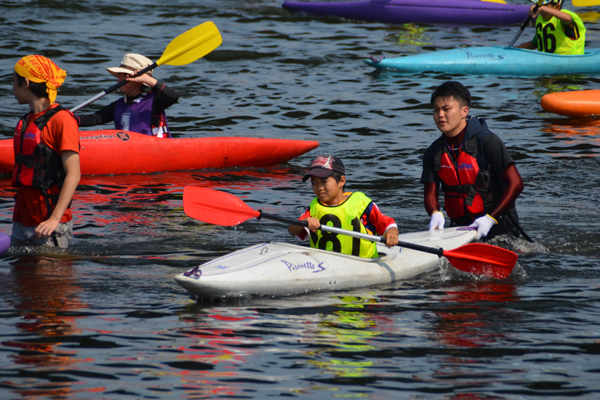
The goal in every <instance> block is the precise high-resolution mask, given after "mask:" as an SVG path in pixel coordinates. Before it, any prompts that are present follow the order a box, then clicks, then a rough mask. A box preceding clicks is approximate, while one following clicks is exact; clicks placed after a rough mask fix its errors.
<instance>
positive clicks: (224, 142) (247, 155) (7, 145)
mask: <svg viewBox="0 0 600 400" xmlns="http://www.w3.org/2000/svg"><path fill="white" fill-rule="evenodd" d="M79 133H80V143H81V151H80V156H81V173H82V174H83V175H116V174H148V173H154V172H164V171H183V170H195V169H205V168H229V167H266V166H271V165H277V164H281V163H284V162H287V161H289V160H291V159H292V158H295V157H298V156H300V155H302V154H304V153H307V152H309V151H311V150H312V149H314V148H316V147H317V146H318V145H319V142H315V141H310V140H290V139H258V138H244V137H208V138H193V139H161V138H156V137H153V136H147V135H142V134H139V133H135V132H127V131H118V130H99V131H80V132H79ZM14 163H15V157H14V150H13V140H12V139H4V140H0V173H12V171H13V167H14Z"/></svg>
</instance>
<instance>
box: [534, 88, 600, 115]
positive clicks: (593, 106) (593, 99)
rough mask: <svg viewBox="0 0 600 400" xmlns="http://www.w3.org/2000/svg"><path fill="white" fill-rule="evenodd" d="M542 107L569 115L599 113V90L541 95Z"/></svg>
mask: <svg viewBox="0 0 600 400" xmlns="http://www.w3.org/2000/svg"><path fill="white" fill-rule="evenodd" d="M542 108H543V109H544V110H546V111H550V112H553V113H555V114H561V115H567V116H569V117H589V116H592V115H600V90H577V91H573V92H559V93H550V94H547V95H544V96H543V97H542Z"/></svg>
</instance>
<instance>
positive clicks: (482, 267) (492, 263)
mask: <svg viewBox="0 0 600 400" xmlns="http://www.w3.org/2000/svg"><path fill="white" fill-rule="evenodd" d="M444 257H446V258H447V259H448V261H450V264H452V266H454V268H456V269H459V270H461V271H464V272H468V273H472V274H479V275H484V276H489V277H492V278H500V279H504V278H507V277H508V276H509V275H510V273H511V272H512V270H513V268H514V267H515V264H516V263H517V259H518V258H519V256H518V255H517V254H516V253H514V252H512V251H510V250H506V249H503V248H501V247H496V246H492V245H489V244H485V243H470V244H466V245H464V246H461V247H459V248H457V249H454V250H444Z"/></svg>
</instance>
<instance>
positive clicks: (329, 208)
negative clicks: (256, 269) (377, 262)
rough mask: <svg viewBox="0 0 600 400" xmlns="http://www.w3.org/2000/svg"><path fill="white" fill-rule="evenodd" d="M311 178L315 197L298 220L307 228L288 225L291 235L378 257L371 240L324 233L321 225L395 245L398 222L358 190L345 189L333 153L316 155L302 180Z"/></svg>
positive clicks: (321, 246) (339, 164)
mask: <svg viewBox="0 0 600 400" xmlns="http://www.w3.org/2000/svg"><path fill="white" fill-rule="evenodd" d="M308 179H310V180H311V184H312V189H313V192H314V193H315V196H317V197H316V198H315V199H313V201H312V202H311V203H310V205H309V207H308V208H307V209H306V211H305V212H304V214H302V216H301V217H300V220H306V221H307V222H308V229H306V228H303V227H300V226H297V225H290V227H289V229H288V231H289V232H290V233H291V234H292V235H296V236H298V237H299V238H300V239H301V240H305V239H306V238H307V236H309V235H310V246H311V247H314V248H318V249H322V250H330V251H335V252H338V253H342V254H350V255H354V256H360V257H371V258H372V257H377V256H378V254H377V247H376V246H375V243H374V242H371V241H368V240H364V239H357V238H353V237H351V236H346V235H341V234H335V233H332V232H323V231H321V230H319V228H320V226H321V224H323V225H331V226H334V227H336V228H341V229H346V230H351V231H358V232H361V233H366V234H372V233H373V232H376V233H378V234H380V235H383V237H385V244H386V246H388V247H391V246H395V245H397V244H398V225H396V222H395V221H394V219H393V218H390V217H388V216H385V215H383V213H382V212H381V211H380V210H379V207H377V205H376V204H375V203H373V202H372V201H371V199H369V198H368V197H367V196H365V194H364V193H361V192H354V193H351V192H346V193H345V192H344V186H345V184H346V168H345V167H344V163H343V162H342V160H340V159H339V158H337V157H334V156H319V157H317V158H315V159H314V160H313V162H312V164H311V166H310V168H309V170H308V172H307V173H306V175H304V177H303V178H302V181H304V182H306V181H307V180H308Z"/></svg>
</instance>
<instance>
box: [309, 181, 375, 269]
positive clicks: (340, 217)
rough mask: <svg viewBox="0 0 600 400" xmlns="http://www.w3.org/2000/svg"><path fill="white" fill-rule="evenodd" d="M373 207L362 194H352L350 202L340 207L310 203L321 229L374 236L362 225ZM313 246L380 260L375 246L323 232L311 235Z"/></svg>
mask: <svg viewBox="0 0 600 400" xmlns="http://www.w3.org/2000/svg"><path fill="white" fill-rule="evenodd" d="M369 204H371V199H369V198H368V197H367V196H366V195H365V194H364V193H361V192H354V193H350V196H349V197H348V198H347V199H346V201H344V202H342V203H341V204H338V205H337V206H327V205H324V204H322V203H321V202H320V201H319V199H317V198H315V199H313V201H311V203H310V215H311V217H313V218H317V219H318V220H319V222H320V223H321V225H329V226H333V227H336V228H341V229H346V230H349V231H355V232H361V233H366V234H371V232H369V231H367V229H366V228H365V226H364V225H363V224H362V222H361V217H362V215H363V213H364V212H365V210H366V209H367V207H368V206H369ZM310 246H311V247H314V248H317V249H321V250H329V251H335V252H337V253H342V254H349V255H353V256H360V257H369V258H374V257H378V254H377V246H376V245H375V242H371V241H369V240H364V239H359V238H355V237H352V236H348V235H338V234H335V233H332V232H323V231H321V230H317V231H316V232H311V233H310Z"/></svg>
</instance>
